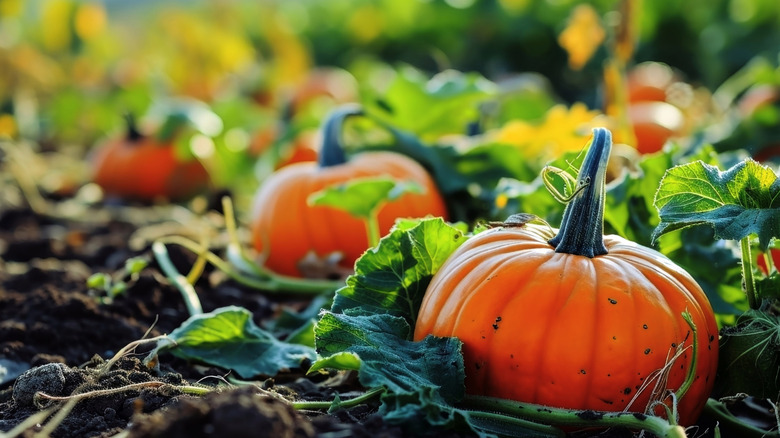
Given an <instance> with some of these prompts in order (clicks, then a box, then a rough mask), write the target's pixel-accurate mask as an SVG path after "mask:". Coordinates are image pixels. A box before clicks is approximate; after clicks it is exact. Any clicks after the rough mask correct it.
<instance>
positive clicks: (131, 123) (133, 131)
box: [123, 112, 144, 142]
mask: <svg viewBox="0 0 780 438" xmlns="http://www.w3.org/2000/svg"><path fill="white" fill-rule="evenodd" d="M123 117H124V119H125V127H126V129H127V133H126V134H125V137H126V138H127V140H128V141H130V142H136V141H138V140H140V139H142V138H143V137H144V135H143V134H141V131H139V130H138V124H137V123H136V122H135V116H134V115H133V114H132V113H129V112H127V113H125V114H124V115H123Z"/></svg>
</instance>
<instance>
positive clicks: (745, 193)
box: [653, 159, 780, 250]
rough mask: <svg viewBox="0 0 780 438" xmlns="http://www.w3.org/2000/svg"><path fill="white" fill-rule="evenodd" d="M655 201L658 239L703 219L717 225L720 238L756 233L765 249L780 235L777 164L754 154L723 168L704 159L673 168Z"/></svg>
mask: <svg viewBox="0 0 780 438" xmlns="http://www.w3.org/2000/svg"><path fill="white" fill-rule="evenodd" d="M655 206H656V208H657V209H658V211H659V214H660V216H661V223H660V224H658V227H657V228H656V229H655V231H654V232H653V238H654V239H655V238H657V237H659V236H661V235H662V234H664V233H667V232H669V231H673V230H677V229H681V228H686V227H690V226H693V225H700V224H707V225H710V226H712V228H713V229H714V230H715V238H717V239H725V240H741V239H742V238H744V237H747V236H749V235H751V234H756V235H758V239H759V246H760V247H761V248H762V249H764V250H765V249H766V248H767V247H768V246H769V243H770V241H771V239H772V238H773V237H778V236H780V180H778V178H777V175H776V174H775V173H774V171H772V169H770V168H769V167H767V166H762V165H761V164H759V163H757V162H755V161H753V160H751V159H747V160H745V161H742V162H740V163H738V164H736V165H734V166H733V167H731V168H730V169H728V170H726V171H723V172H721V171H720V170H719V169H718V168H717V167H715V166H711V165H709V164H706V163H703V162H700V161H697V162H693V163H689V164H685V165H681V166H676V167H674V168H672V169H669V170H668V171H667V172H666V175H665V176H664V178H663V180H662V181H661V186H660V187H659V189H658V192H657V193H656V196H655Z"/></svg>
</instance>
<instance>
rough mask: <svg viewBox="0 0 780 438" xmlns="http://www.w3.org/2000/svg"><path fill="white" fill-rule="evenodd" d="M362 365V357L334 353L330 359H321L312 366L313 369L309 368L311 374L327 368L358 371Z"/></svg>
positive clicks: (348, 353) (352, 354) (345, 353)
mask: <svg viewBox="0 0 780 438" xmlns="http://www.w3.org/2000/svg"><path fill="white" fill-rule="evenodd" d="M315 339H316V338H315ZM361 363H362V362H361V361H360V357H358V355H357V354H355V353H350V352H347V351H342V352H339V353H333V354H331V355H330V356H328V357H321V358H319V359H317V360H316V361H314V363H313V364H311V367H309V374H311V373H313V372H315V371H319V370H323V369H326V368H332V369H335V370H353V371H357V370H359V369H360V365H361Z"/></svg>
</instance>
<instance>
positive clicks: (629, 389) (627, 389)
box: [623, 387, 631, 395]
mask: <svg viewBox="0 0 780 438" xmlns="http://www.w3.org/2000/svg"><path fill="white" fill-rule="evenodd" d="M623 394H625V395H628V394H631V388H628V387H626V388H625V389H624V390H623Z"/></svg>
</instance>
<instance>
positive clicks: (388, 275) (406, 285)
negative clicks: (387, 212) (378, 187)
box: [331, 218, 466, 326]
mask: <svg viewBox="0 0 780 438" xmlns="http://www.w3.org/2000/svg"><path fill="white" fill-rule="evenodd" d="M465 240H466V236H465V235H464V233H463V231H461V230H460V229H458V228H456V227H453V226H451V225H449V224H447V223H446V222H444V220H442V219H441V218H430V219H423V220H421V221H420V222H419V223H418V224H417V225H415V226H414V227H412V228H408V229H399V228H393V230H391V232H390V233H389V234H388V235H387V236H385V237H383V238H382V240H380V242H379V245H378V246H377V247H375V248H373V249H371V250H369V251H367V252H366V253H365V254H363V256H361V257H360V258H359V259H358V260H357V262H356V263H355V274H354V275H351V276H350V277H349V278H347V285H346V286H345V287H343V288H341V289H340V290H339V291H338V292H337V294H336V297H335V298H334V302H333V307H332V308H331V310H332V311H333V312H338V313H343V312H345V311H347V310H349V309H358V310H359V311H361V312H364V313H366V314H375V313H387V314H391V315H394V316H400V317H402V318H404V319H405V320H406V321H407V322H408V324H409V325H411V326H413V325H414V321H416V320H417V311H418V310H419V307H420V303H421V302H422V298H423V295H424V294H425V290H426V288H427V287H428V283H430V281H431V278H433V274H435V273H436V271H438V270H439V268H440V267H441V265H442V264H443V263H444V261H445V260H447V258H448V257H449V256H450V254H452V252H453V251H455V249H457V248H458V247H459V246H460V245H461V244H462V243H463V242H464V241H465Z"/></svg>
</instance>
